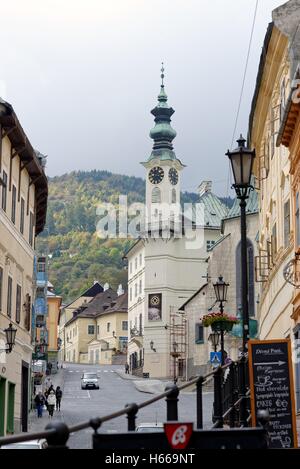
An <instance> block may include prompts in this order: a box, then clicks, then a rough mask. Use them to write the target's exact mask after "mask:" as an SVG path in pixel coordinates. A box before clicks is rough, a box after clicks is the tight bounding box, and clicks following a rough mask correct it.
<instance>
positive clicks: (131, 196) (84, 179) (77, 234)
mask: <svg viewBox="0 0 300 469" xmlns="http://www.w3.org/2000/svg"><path fill="white" fill-rule="evenodd" d="M119 195H127V196H128V204H131V203H133V202H144V199H145V181H144V180H143V179H142V178H137V177H133V176H124V175H119V174H113V173H110V172H107V171H96V170H94V171H88V172H87V171H77V172H72V173H69V174H65V175H63V176H58V177H54V178H49V200H48V215H47V226H46V229H45V231H44V233H43V234H42V235H41V236H40V237H39V238H38V242H37V249H38V251H39V252H42V253H45V254H48V255H49V279H50V281H51V282H52V283H53V285H54V287H55V290H56V292H57V294H60V295H62V296H63V302H68V301H70V300H72V299H73V298H75V297H76V296H78V295H79V294H80V292H82V291H83V290H85V289H86V288H87V287H88V286H90V285H91V284H92V283H93V281H94V280H98V281H99V282H100V283H102V284H104V283H105V282H108V283H109V284H110V285H111V286H112V287H113V288H117V286H118V284H120V283H122V284H123V285H124V286H126V282H127V273H126V271H125V270H124V267H123V263H122V255H123V252H124V250H125V249H126V248H127V247H128V246H129V243H130V241H127V240H126V241H125V240H118V239H108V240H101V239H99V238H98V237H97V236H96V234H95V230H96V223H97V216H96V207H97V205H98V204H99V203H101V202H102V203H103V202H110V203H113V204H117V203H118V202H119ZM197 200H198V195H197V194H195V193H187V192H185V193H183V194H182V202H183V203H185V202H196V201H197ZM224 201H225V200H224ZM225 202H226V201H225ZM228 202H229V204H230V203H232V201H231V200H230V199H229V200H228Z"/></svg>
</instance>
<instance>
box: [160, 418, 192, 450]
mask: <svg viewBox="0 0 300 469" xmlns="http://www.w3.org/2000/svg"><path fill="white" fill-rule="evenodd" d="M193 426H194V425H193V423H179V422H176V423H165V424H164V428H165V434H166V436H167V438H168V442H169V444H170V446H172V448H173V449H185V448H187V446H188V444H189V442H190V439H191V436H192V434H193Z"/></svg>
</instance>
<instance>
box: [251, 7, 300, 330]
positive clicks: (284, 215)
mask: <svg viewBox="0 0 300 469" xmlns="http://www.w3.org/2000/svg"><path fill="white" fill-rule="evenodd" d="M299 21H300V2H299V1H295V0H291V1H289V2H287V3H286V4H284V5H282V6H281V7H279V8H277V9H276V10H274V11H273V22H272V23H271V24H270V25H269V27H268V31H267V34H266V38H265V43H264V47H263V54H262V57H261V62H260V66H259V71H258V77H257V84H256V90H255V95H254V99H253V104H252V111H251V116H250V126H249V138H250V146H251V147H254V148H255V149H256V153H257V157H256V161H255V167H254V172H255V176H256V178H257V184H258V186H259V188H260V190H259V194H260V200H259V205H260V216H259V225H260V233H259V250H260V252H259V256H258V259H257V263H256V271H257V279H258V280H259V281H260V282H261V289H260V304H259V311H258V317H259V337H260V339H279V338H288V337H291V338H293V335H292V321H291V316H292V314H293V304H292V301H293V295H294V290H293V287H292V286H291V285H290V284H289V283H287V282H286V280H285V277H284V269H285V267H286V265H287V264H288V263H289V261H290V260H291V259H292V258H293V257H294V243H293V232H292V226H291V210H292V208H291V207H292V204H291V203H292V200H291V178H290V158H289V156H290V154H289V150H288V148H286V147H285V146H283V145H282V144H281V142H280V133H281V126H282V122H283V118H284V113H285V108H286V102H287V97H288V95H289V92H290V89H291V81H292V79H293V77H294V74H295V71H296V68H297V65H298V59H297V57H299V51H300V48H299V45H300V41H299V27H298V26H299Z"/></svg>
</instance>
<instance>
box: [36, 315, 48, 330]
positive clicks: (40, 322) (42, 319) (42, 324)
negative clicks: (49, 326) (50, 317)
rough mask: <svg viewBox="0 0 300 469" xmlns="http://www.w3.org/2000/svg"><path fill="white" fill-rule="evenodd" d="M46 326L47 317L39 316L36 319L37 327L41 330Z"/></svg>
mask: <svg viewBox="0 0 300 469" xmlns="http://www.w3.org/2000/svg"><path fill="white" fill-rule="evenodd" d="M45 326H46V317H45V316H44V315H43V314H38V315H37V316H36V318H35V327H37V328H41V327H45Z"/></svg>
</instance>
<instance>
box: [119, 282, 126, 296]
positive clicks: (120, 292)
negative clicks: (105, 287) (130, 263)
mask: <svg viewBox="0 0 300 469" xmlns="http://www.w3.org/2000/svg"><path fill="white" fill-rule="evenodd" d="M124 293H125V292H124V290H123V287H122V284H121V283H120V285H119V287H118V291H117V294H118V296H121V295H124Z"/></svg>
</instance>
